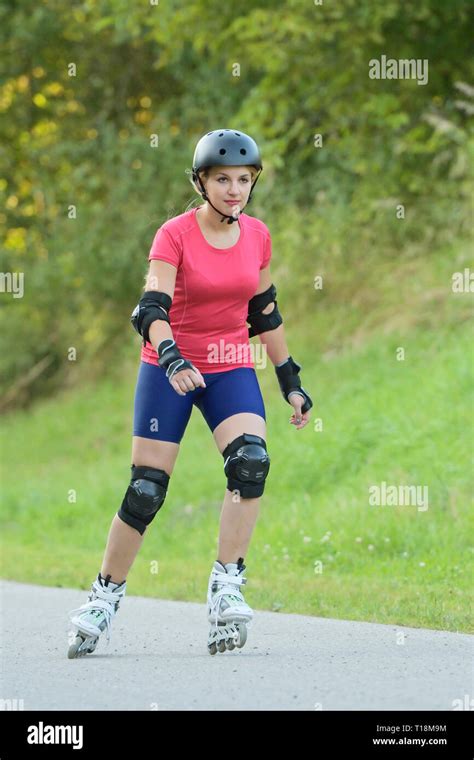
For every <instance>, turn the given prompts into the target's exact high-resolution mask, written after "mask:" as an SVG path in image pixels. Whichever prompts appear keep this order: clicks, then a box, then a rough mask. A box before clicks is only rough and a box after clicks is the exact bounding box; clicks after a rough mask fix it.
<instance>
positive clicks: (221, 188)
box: [202, 166, 256, 214]
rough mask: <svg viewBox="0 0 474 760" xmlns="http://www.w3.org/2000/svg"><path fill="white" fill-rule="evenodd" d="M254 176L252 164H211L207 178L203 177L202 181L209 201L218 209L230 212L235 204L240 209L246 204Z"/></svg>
mask: <svg viewBox="0 0 474 760" xmlns="http://www.w3.org/2000/svg"><path fill="white" fill-rule="evenodd" d="M255 176H256V171H255V169H254V167H253V166H212V167H211V168H210V169H209V176H208V178H207V180H206V178H205V177H203V178H202V181H203V184H204V186H205V188H206V193H207V195H208V196H209V198H210V201H211V203H212V204H213V205H214V206H215V207H216V208H218V209H219V211H223V212H224V213H226V214H232V213H233V211H234V209H235V206H238V207H239V210H240V211H242V209H243V208H244V206H245V205H246V204H247V201H248V197H249V195H250V189H251V187H252V182H253V180H254V179H255ZM227 201H232V203H227Z"/></svg>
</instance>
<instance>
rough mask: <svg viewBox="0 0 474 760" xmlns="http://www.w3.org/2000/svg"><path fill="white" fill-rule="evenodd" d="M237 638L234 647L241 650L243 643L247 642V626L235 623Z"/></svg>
mask: <svg viewBox="0 0 474 760" xmlns="http://www.w3.org/2000/svg"><path fill="white" fill-rule="evenodd" d="M235 627H236V628H237V632H238V637H237V641H236V642H235V646H237V647H238V648H239V649H242V647H243V646H244V644H245V642H246V641H247V626H246V625H245V623H237V624H236V626H235Z"/></svg>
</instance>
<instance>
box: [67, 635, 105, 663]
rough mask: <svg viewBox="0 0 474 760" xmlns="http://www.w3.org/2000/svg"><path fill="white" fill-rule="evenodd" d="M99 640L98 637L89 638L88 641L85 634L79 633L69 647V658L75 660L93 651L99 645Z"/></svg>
mask: <svg viewBox="0 0 474 760" xmlns="http://www.w3.org/2000/svg"><path fill="white" fill-rule="evenodd" d="M97 640H98V639H97V638H96V639H89V641H87V639H86V638H84V636H81V635H80V634H79V633H78V634H77V636H76V638H75V639H74V641H73V642H72V644H71V646H70V647H69V649H68V653H67V656H68V660H75V659H76V658H77V657H84V656H85V655H86V654H90V653H91V652H93V651H94V649H95V648H96V646H97Z"/></svg>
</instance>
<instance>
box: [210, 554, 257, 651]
mask: <svg viewBox="0 0 474 760" xmlns="http://www.w3.org/2000/svg"><path fill="white" fill-rule="evenodd" d="M244 570H245V565H244V564H243V557H239V559H238V561H237V562H228V563H227V564H226V565H225V566H224V565H223V564H222V562H219V560H216V561H215V562H214V567H213V569H212V571H211V574H210V576H209V585H208V589H207V618H208V620H209V622H210V623H211V628H210V630H209V638H208V641H207V649H208V652H209V654H216V652H217V651H219V652H225V650H226V649H229V650H232V649H235V647H238V648H239V649H240V648H242V647H243V646H244V644H245V642H246V641H247V626H248V625H250V624H251V621H252V618H253V610H252V609H251V607H249V606H248V604H247V603H246V601H245V599H244V597H243V594H242V592H241V590H240V586H243V584H244V583H247V579H246V578H244V575H243V572H244Z"/></svg>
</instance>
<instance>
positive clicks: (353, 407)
mask: <svg viewBox="0 0 474 760" xmlns="http://www.w3.org/2000/svg"><path fill="white" fill-rule="evenodd" d="M458 258H459V257H458ZM436 262H437V259H436V257H433V259H432V261H431V262H430V271H431V273H432V274H431V275H430V277H431V280H432V282H431V285H430V282H428V281H427V283H426V286H427V287H430V286H431V287H435V286H436V282H435V281H436V277H439V278H443V280H444V281H445V280H446V272H447V271H448V272H449V267H447V266H446V263H445V258H444V256H443V257H440V258H439V259H438V262H439V268H438V269H437V267H436ZM455 268H456V267H455V266H451V271H454V269H455ZM428 279H429V278H428ZM438 285H439V283H438ZM402 286H403V280H400V279H399V280H398V281H397V288H401V287H402ZM389 287H390V285H389V282H388V281H387V280H386V279H383V280H382V285H381V293H380V295H379V298H380V299H382V300H383V298H384V288H389ZM436 292H437V296H436V298H435V299H434V300H433V303H432V313H430V319H429V320H426V319H423V320H422V321H421V323H419V322H418V321H417V319H415V318H414V316H413V314H414V312H416V308H417V304H416V302H415V303H413V304H410V303H409V302H407V303H405V304H403V305H402V306H401V305H400V302H398V303H395V301H394V303H393V312H392V313H389V312H387V313H386V314H385V316H384V319H382V318H381V319H380V322H379V324H378V329H375V328H371V330H370V331H369V333H368V334H367V335H366V336H365V337H364V338H363V339H362V337H361V333H360V330H359V332H358V334H357V340H354V341H353V342H352V344H351V342H350V341H349V340H346V341H345V342H344V344H340V345H338V346H337V350H334V351H331V350H326V351H316V350H315V349H314V346H308V345H307V344H305V343H304V339H305V337H306V336H307V333H308V331H307V330H306V327H305V326H304V325H300V326H298V325H295V324H293V325H290V326H289V329H288V331H287V337H288V340H289V345H290V350H291V353H292V354H293V356H294V357H295V358H296V359H297V360H298V361H299V362H300V363H301V364H303V370H302V378H303V385H304V386H305V387H306V388H307V389H308V390H309V391H310V393H311V395H312V396H313V400H314V402H315V405H314V408H313V410H312V411H313V416H312V421H311V423H310V425H308V426H307V427H306V429H304V430H303V431H296V430H295V429H294V428H293V426H290V425H289V424H288V419H289V416H290V414H291V409H290V406H289V405H287V404H286V403H285V402H284V401H283V399H282V398H281V396H280V392H279V389H278V385H277V381H276V378H275V376H274V371H273V368H272V367H271V366H269V367H267V368H266V369H265V370H259V371H258V376H259V381H260V384H261V387H262V391H263V395H264V398H265V403H266V409H267V424H268V436H267V438H268V449H269V453H270V457H271V468H270V474H269V477H268V480H267V484H266V489H265V495H264V497H263V499H262V506H261V512H260V515H259V518H258V521H257V524H256V527H255V530H254V534H253V537H252V541H251V544H250V547H249V551H248V552H247V556H246V558H245V561H246V565H247V577H248V585H247V591H246V599H247V601H248V602H249V604H250V605H251V606H253V607H254V608H260V609H268V610H280V611H283V612H296V613H302V614H311V615H320V616H324V617H333V618H343V619H350V620H365V621H373V622H380V623H390V624H395V625H408V626H416V627H418V626H422V627H428V628H434V629H444V630H451V631H464V632H467V631H471V632H472V631H473V624H472V587H473V583H472V581H473V573H472V568H473V555H474V542H473V534H474V531H473V527H474V526H473V516H472V474H471V472H472V470H471V455H472V379H473V378H472V374H473V373H472V346H471V335H470V331H469V330H468V329H467V327H466V324H465V316H466V308H467V307H466V304H467V301H466V299H468V298H469V294H466V295H462V296H460V297H458V300H457V301H456V300H454V299H456V297H455V296H453V295H451V294H450V293H449V284H448V288H447V291H446V294H445V297H444V298H445V300H446V301H448V302H449V303H448V305H446V306H444V307H443V308H440V307H439V303H438V301H439V289H438V290H437V291H436ZM471 297H472V296H471ZM374 308H375V306H374ZM401 308H405V309H406V311H407V318H406V320H405V322H404V321H403V319H402V318H400V319H399V320H398V322H397V324H396V326H395V327H394V326H393V314H394V313H396V310H397V309H398V311H400V309H401ZM425 308H426V304H425V303H424V304H423V309H425ZM344 310H346V311H349V310H350V304H349V305H347V304H346V305H344V304H341V308H340V312H339V318H340V319H344V315H345V311H344ZM436 310H438V312H439V314H441V317H440V318H439V319H438V320H436V314H435V312H436ZM282 312H283V313H284V311H283V310H282ZM322 321H323V320H322ZM387 325H391V327H390V328H387ZM295 339H297V340H299V344H297V343H296V340H295ZM400 346H401V347H403V348H404V350H405V360H404V361H397V358H396V351H397V348H398V347H400ZM136 371H137V351H136V348H135V349H134V350H133V355H132V356H130V354H129V352H128V349H127V350H125V351H124V355H123V356H121V357H119V358H118V359H117V364H116V366H115V369H114V373H113V376H111V377H109V378H107V379H105V380H103V381H101V382H100V383H98V384H92V383H90V384H89V385H87V386H84V387H83V388H82V390H81V391H80V392H78V391H77V390H76V391H64V392H62V393H61V394H59V395H57V396H56V397H55V398H51V399H49V400H47V401H45V402H41V403H39V404H38V405H37V406H35V407H33V408H32V409H31V410H28V411H22V412H15V413H12V414H10V415H8V416H7V417H6V418H4V423H3V433H2V435H3V451H4V456H3V463H4V470H5V477H4V488H3V494H4V504H5V506H4V509H3V524H2V536H3V540H2V575H3V577H5V578H9V579H14V580H18V581H23V582H29V583H38V584H46V585H54V586H68V587H76V588H77V587H80V588H83V589H89V587H90V584H91V582H92V580H93V579H94V577H95V575H96V574H97V572H98V570H99V569H100V564H101V561H102V556H103V551H104V547H105V541H106V538H107V533H108V530H109V527H110V522H111V520H112V517H113V515H114V514H115V512H116V511H117V509H118V508H119V506H120V503H121V501H122V498H123V494H124V492H125V489H126V487H127V485H128V482H129V463H130V442H131V438H130V436H131V425H132V404H133V393H134V384H135V377H136ZM318 418H320V419H321V420H322V427H323V429H322V430H318V429H317V425H315V422H316V420H317V419H318ZM222 465H223V461H222V457H221V456H220V455H219V453H218V451H217V449H216V447H215V444H214V440H213V438H212V435H211V433H210V431H209V430H208V428H207V426H206V424H205V422H204V420H203V419H202V417H201V416H200V413H199V411H198V410H197V409H195V410H194V411H193V414H192V417H191V420H190V423H189V426H188V429H187V431H186V434H185V437H184V439H183V442H182V445H181V450H180V453H179V456H178V460H177V463H176V466H175V470H174V472H173V475H172V478H171V480H170V485H169V489H168V495H167V499H166V502H165V505H164V506H163V508H162V510H161V511H160V513H159V515H158V516H157V517H156V518H155V521H154V522H153V524H152V526H151V528H150V529H149V530H148V531H147V535H146V536H145V540H144V543H143V546H142V548H141V550H140V552H139V554H138V556H137V559H136V561H135V563H134V565H133V567H132V569H131V571H130V574H129V576H128V581H129V583H128V593H131V594H140V595H145V596H151V597H160V598H168V599H179V600H189V601H196V602H201V603H203V604H204V602H205V597H206V590H207V580H208V576H209V572H210V568H211V563H212V561H213V559H215V558H216V556H217V554H216V547H217V535H218V526H219V516H220V509H221V504H222V498H223V495H224V488H225V476H224V473H223V466H222ZM382 481H385V482H386V483H387V484H389V485H397V486H399V485H418V486H427V487H428V492H429V507H428V509H427V510H426V511H420V510H418V509H417V507H416V506H370V504H369V488H370V486H371V485H377V484H380V483H381V482H382ZM73 491H74V492H75V494H76V496H75V498H76V500H75V501H74V499H72V498H71V493H72V492H73ZM7 515H8V516H7ZM371 547H372V548H371ZM156 562H157V563H158V572H154V570H155V566H154V564H153V563H156ZM318 563H321V564H318ZM319 570H321V572H318V571H319Z"/></svg>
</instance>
